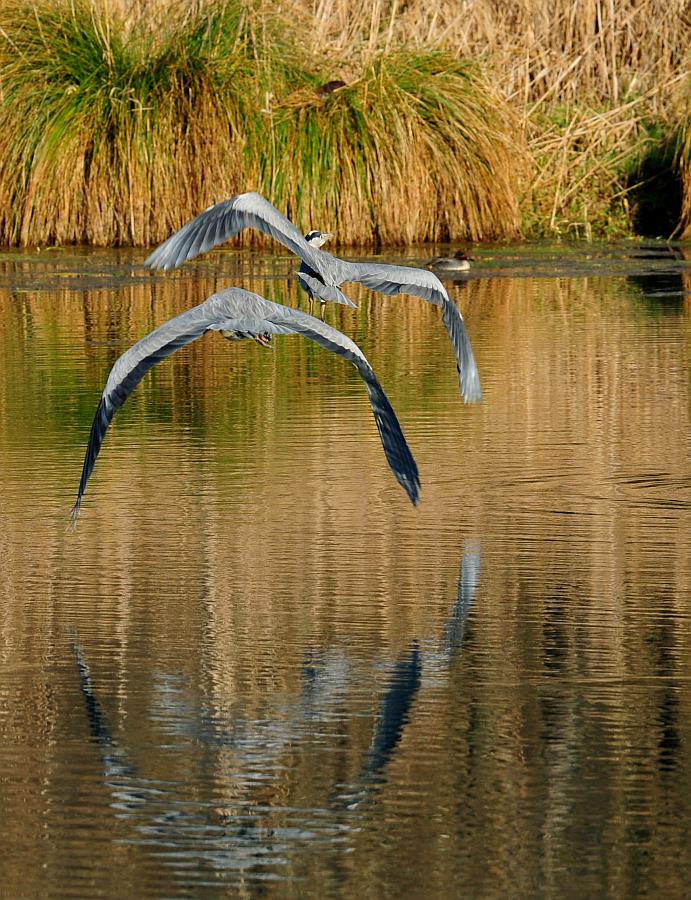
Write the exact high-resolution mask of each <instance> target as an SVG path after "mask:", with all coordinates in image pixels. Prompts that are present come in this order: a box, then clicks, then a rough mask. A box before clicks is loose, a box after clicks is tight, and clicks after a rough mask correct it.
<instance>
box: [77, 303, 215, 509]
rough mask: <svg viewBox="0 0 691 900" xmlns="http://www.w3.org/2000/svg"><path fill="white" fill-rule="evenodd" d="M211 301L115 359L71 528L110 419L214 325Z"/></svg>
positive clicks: (93, 428)
mask: <svg viewBox="0 0 691 900" xmlns="http://www.w3.org/2000/svg"><path fill="white" fill-rule="evenodd" d="M215 298H216V295H214V296H213V297H210V298H209V299H208V300H205V301H204V303H201V304H199V306H195V307H193V308H192V309H188V310H187V311H186V312H184V313H182V314H181V315H179V316H175V318H173V319H170V320H169V321H167V322H164V323H163V325H159V327H158V328H155V329H154V330H153V331H152V332H151V333H150V334H147V335H146V337H143V338H142V339H141V340H140V341H137V343H136V344H134V345H133V346H132V347H130V348H129V350H125V352H124V353H123V354H122V355H121V356H120V357H118V359H116V361H115V363H114V364H113V368H112V369H111V370H110V374H109V375H108V380H107V381H106V386H105V387H104V389H103V393H102V394H101V399H100V401H99V404H98V408H97V409H96V415H95V416H94V420H93V423H92V425H91V433H90V434H89V442H88V444H87V448H86V454H85V456H84V465H83V467H82V477H81V480H80V482H79V491H78V493H77V501H76V503H75V504H74V506H73V508H72V523H73V524H74V523H75V522H76V520H77V516H78V514H79V507H80V505H81V502H82V496H83V494H84V491H85V489H86V483H87V481H88V480H89V476H90V475H91V472H92V470H93V468H94V464H95V462H96V457H97V456H98V454H99V451H100V449H101V444H102V443H103V439H104V438H105V436H106V431H107V430H108V426H109V425H110V423H111V421H112V418H113V416H114V415H115V413H116V412H117V411H118V410H119V409H120V407H121V406H122V404H123V403H124V402H125V400H126V399H127V398H128V397H129V395H130V394H131V393H132V391H133V390H134V389H135V387H136V386H137V385H138V384H139V382H140V381H141V380H142V378H143V377H144V375H146V373H147V372H148V371H149V369H151V368H153V366H155V365H156V363H158V362H160V361H161V360H162V359H165V358H166V357H168V356H170V355H171V354H172V353H175V351H176V350H179V349H180V347H184V346H185V345H186V344H190V343H191V342H192V341H194V340H196V339H197V338H198V337H201V335H203V334H204V332H205V331H208V330H209V329H210V328H211V327H212V326H213V325H214V324H215V323H216V322H217V321H218V318H219V311H218V309H217V304H215V303H212V302H211V301H214V300H215Z"/></svg>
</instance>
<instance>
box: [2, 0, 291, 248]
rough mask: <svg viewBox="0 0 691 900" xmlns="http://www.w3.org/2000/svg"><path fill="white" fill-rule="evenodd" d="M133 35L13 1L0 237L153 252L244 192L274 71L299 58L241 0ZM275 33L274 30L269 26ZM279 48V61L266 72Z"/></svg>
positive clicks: (100, 12)
mask: <svg viewBox="0 0 691 900" xmlns="http://www.w3.org/2000/svg"><path fill="white" fill-rule="evenodd" d="M154 23H155V20H150V19H146V18H144V19H140V20H138V21H137V22H135V23H134V25H133V26H129V25H128V24H127V23H126V21H125V20H124V19H123V18H121V17H120V15H119V14H118V13H117V12H113V11H112V10H110V9H109V7H108V6H107V4H106V3H100V2H89V0H50V2H46V3H41V4H34V3H33V2H30V0H9V2H8V4H7V7H6V9H5V12H4V15H3V27H4V32H5V36H4V37H5V39H4V42H3V47H2V50H1V51H0V60H1V65H2V72H1V74H0V90H1V91H2V93H1V95H0V237H1V238H2V239H3V240H4V241H6V242H8V243H12V244H16V243H20V244H26V243H33V242H41V243H44V242H56V243H64V242H71V241H76V242H90V243H94V244H115V243H135V244H142V243H151V242H154V241H157V240H160V239H161V238H162V237H164V236H165V235H166V234H168V233H169V232H170V230H171V228H172V227H173V226H177V225H178V224H179V221H180V218H181V217H182V218H189V216H191V215H192V214H194V213H196V212H197V211H198V209H199V206H200V205H204V204H207V203H208V202H211V201H212V200H214V199H219V198H220V197H223V196H226V195H228V194H231V193H233V192H235V191H236V190H238V189H241V188H242V187H243V186H244V184H245V180H244V173H243V165H242V144H243V134H244V131H245V129H246V123H247V122H248V121H249V120H250V119H251V117H252V116H255V115H256V108H257V97H258V94H260V93H261V87H262V86H263V85H262V77H261V73H263V72H265V71H269V70H270V71H271V72H272V73H273V74H274V76H275V75H276V73H277V72H278V71H282V70H283V69H285V68H286V67H287V66H288V65H289V62H290V55H289V53H288V52H287V51H286V48H284V47H283V46H282V43H281V42H280V41H279V40H278V39H277V38H274V39H273V40H271V41H268V42H264V41H263V40H262V36H261V35H259V37H258V36H257V34H256V33H255V30H254V24H255V23H254V22H253V21H252V20H251V17H249V16H248V15H247V13H246V9H245V6H244V5H243V3H242V2H241V0H224V2H221V3H217V4H213V5H211V6H204V7H203V8H202V9H201V10H200V11H199V12H198V14H197V15H195V16H186V17H181V18H179V19H176V18H173V19H172V20H171V21H169V22H168V23H167V25H166V27H165V29H163V30H158V31H157V30H156V29H155V28H154V27H152V26H153V25H154ZM265 24H266V23H265ZM266 47H268V48H270V49H271V50H273V51H275V52H276V59H274V60H272V61H271V66H270V67H269V66H268V65H265V64H262V62H261V60H262V55H263V54H264V53H265V50H266Z"/></svg>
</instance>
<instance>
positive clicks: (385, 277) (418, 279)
mask: <svg viewBox="0 0 691 900" xmlns="http://www.w3.org/2000/svg"><path fill="white" fill-rule="evenodd" d="M338 262H339V263H340V264H341V265H340V266H339V272H338V276H339V277H338V283H339V284H341V282H343V281H357V282H359V283H360V284H364V285H365V287H368V288H369V289H370V290H372V291H381V292H382V293H383V294H412V295H413V296H414V297H421V298H422V299H423V300H427V301H429V302H430V303H434V304H435V306H441V312H442V322H443V323H444V327H445V328H446V330H447V332H448V335H449V337H450V338H451V343H452V344H453V348H454V352H455V354H456V366H457V368H458V374H459V379H460V384H461V393H462V394H463V399H464V400H465V401H466V403H479V402H480V400H482V389H481V387H480V373H479V372H478V368H477V363H476V362H475V355H474V354H473V349H472V346H471V344H470V337H469V335H468V331H467V329H466V327H465V322H464V321H463V316H462V315H461V314H460V312H459V311H458V307H457V306H456V304H455V303H454V302H453V300H451V298H450V297H449V295H448V293H447V292H446V289H445V288H444V285H443V284H442V283H441V281H439V279H438V278H437V276H436V275H435V274H434V272H429V271H427V270H426V269H416V268H414V267H413V266H389V265H386V264H384V263H357V262H348V261H346V260H338Z"/></svg>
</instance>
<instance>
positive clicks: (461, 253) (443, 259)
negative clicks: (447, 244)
mask: <svg viewBox="0 0 691 900" xmlns="http://www.w3.org/2000/svg"><path fill="white" fill-rule="evenodd" d="M471 261H473V257H472V256H468V254H467V253H466V252H465V250H457V251H456V252H455V253H454V255H453V256H437V257H436V258H435V259H430V261H429V262H428V263H426V265H427V267H428V268H429V269H436V270H437V271H438V272H449V273H451V274H453V273H455V272H467V271H468V269H469V268H470V263H471Z"/></svg>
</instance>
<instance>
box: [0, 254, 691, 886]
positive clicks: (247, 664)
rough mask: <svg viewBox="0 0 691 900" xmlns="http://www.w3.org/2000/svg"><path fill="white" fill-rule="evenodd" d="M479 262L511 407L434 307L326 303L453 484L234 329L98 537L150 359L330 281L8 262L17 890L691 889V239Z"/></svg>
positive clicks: (11, 755) (5, 477)
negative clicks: (455, 347) (480, 394)
mask: <svg viewBox="0 0 691 900" xmlns="http://www.w3.org/2000/svg"><path fill="white" fill-rule="evenodd" d="M433 249H435V250H436V251H437V252H438V251H439V250H443V249H446V250H448V248H433ZM429 255H430V251H429V249H425V248H419V249H418V250H413V251H411V252H410V253H409V254H408V255H404V254H402V253H399V254H397V255H396V254H389V255H388V256H387V257H386V258H385V261H391V262H397V263H401V262H402V263H409V264H419V263H420V262H421V261H422V260H424V258H425V257H426V256H429ZM475 255H476V257H477V260H476V262H475V264H474V267H473V269H471V271H470V273H469V274H468V275H467V276H465V277H463V278H462V279H461V280H459V281H457V282H455V283H449V285H448V286H449V290H450V293H451V295H452V297H453V299H454V300H455V302H457V304H458V305H459V307H460V308H461V310H462V312H463V315H464V317H465V319H466V323H467V327H468V331H469V333H470V336H471V339H472V341H473V346H474V349H475V354H476V357H477V361H478V365H479V369H480V373H481V377H482V383H483V390H484V402H483V403H482V404H481V405H465V404H464V403H463V401H462V399H461V397H460V396H459V391H458V381H457V377H456V371H455V364H454V359H453V352H452V348H451V346H450V344H449V341H448V338H447V335H446V333H445V331H444V329H443V327H442V324H441V321H440V317H439V311H438V310H437V309H436V308H435V307H433V306H431V305H429V304H426V303H424V302H423V301H421V300H418V299H415V298H411V297H404V296H400V297H384V296H382V295H375V294H369V293H368V292H367V291H366V290H364V289H360V288H359V287H358V286H355V285H346V287H345V290H346V292H347V293H348V295H349V296H350V297H351V298H352V299H353V300H355V301H356V302H357V303H358V305H359V308H358V309H357V310H350V309H346V308H341V307H334V306H333V305H330V306H329V307H328V308H327V311H326V319H327V321H328V322H330V323H331V324H333V325H335V326H336V327H338V328H340V329H341V330H342V331H344V332H345V333H346V334H348V335H349V336H350V337H352V338H353V339H354V340H355V341H356V342H357V343H358V344H359V346H360V347H361V348H362V349H363V351H364V352H365V354H366V355H367V357H368V358H369V360H370V362H371V363H372V365H373V368H374V370H375V372H376V373H377V375H378V377H379V379H380V381H381V383H382V385H383V386H384V389H385V390H386V392H387V394H388V396H389V398H390V400H391V402H392V404H393V406H394V408H395V410H396V412H397V414H398V416H399V419H400V421H401V424H402V427H403V429H404V431H405V434H406V437H407V440H408V442H409V444H410V446H411V448H412V450H413V453H414V454H415V457H416V460H417V463H418V466H419V469H420V476H421V482H422V491H421V498H420V504H419V506H418V507H417V508H415V507H413V506H412V504H411V503H410V502H409V501H408V498H407V497H406V495H405V493H404V491H403V490H401V488H400V486H399V485H398V484H397V482H396V480H395V479H394V477H393V476H392V474H391V471H390V470H389V468H388V466H387V463H386V459H385V457H384V454H383V453H382V449H381V444H380V442H379V438H378V435H377V431H376V428H375V425H374V421H373V419H372V415H371V410H370V406H369V403H368V401H367V395H366V392H365V390H364V388H363V384H362V381H361V379H360V378H359V376H358V374H357V372H356V371H355V369H354V368H353V367H352V366H350V365H349V364H348V363H347V362H345V361H344V360H342V359H340V358H338V357H336V356H334V355H332V354H329V353H326V352H325V351H324V350H322V349H320V348H319V347H317V346H316V345H314V344H310V343H309V342H308V341H305V340H303V339H302V338H300V337H297V336H296V337H279V338H275V339H274V346H273V348H272V349H269V350H267V349H265V348H263V347H261V346H259V345H258V344H256V343H253V342H244V343H238V344H231V343H229V342H227V341H224V340H223V339H222V338H220V337H219V336H218V335H207V336H205V337H204V338H202V339H201V340H199V341H197V342H196V343H194V344H192V345H191V346H190V347H188V348H186V349H184V350H182V351H180V352H179V353H177V354H176V355H175V356H174V357H172V358H171V359H169V360H167V361H165V362H163V363H162V364H161V365H160V366H158V367H156V368H155V369H154V370H152V372H150V373H149V374H148V375H147V376H146V377H145V378H144V380H143V381H142V383H141V384H140V385H139V387H138V388H137V389H136V391H135V392H134V393H133V394H132V396H131V397H130V399H129V400H128V401H127V403H126V404H125V405H124V406H123V408H122V409H121V410H120V411H119V412H118V413H117V415H116V417H115V419H114V422H113V425H112V427H111V429H110V431H109V433H108V435H107V437H106V440H105V442H104V444H103V448H102V450H101V454H100V456H99V458H98V461H97V463H96V467H95V469H94V473H93V476H92V478H91V481H90V482H89V486H88V489H87V492H86V495H85V498H84V503H83V506H82V512H81V516H80V519H79V523H78V527H77V528H76V530H75V531H73V532H72V531H70V530H69V529H68V527H67V526H68V523H69V512H70V508H71V506H72V503H73V502H74V499H75V496H76V491H77V486H78V482H79V476H80V473H81V466H82V459H83V454H84V449H85V446H86V441H87V438H88V433H89V428H90V424H91V419H92V417H93V414H94V411H95V408H96V404H97V402H98V398H99V395H100V392H101V390H102V388H103V385H104V383H105V379H106V377H107V374H108V371H109V368H110V366H111V365H112V363H113V361H114V359H115V358H116V357H117V356H118V355H119V353H121V352H122V351H123V350H124V349H125V348H126V347H128V346H130V345H131V344H132V343H134V341H136V340H137V339H138V338H139V337H141V336H143V335H144V334H145V333H147V332H148V331H149V330H151V329H152V328H153V327H154V326H155V325H157V324H159V323H161V322H163V321H164V320H166V319H167V318H169V317H171V316H172V315H174V314H177V313H178V312H181V311H183V310H185V309H186V308H188V307H190V306H192V305H194V304H195V303H198V302H201V301H202V300H203V299H204V298H205V297H207V296H208V295H209V294H211V293H212V292H213V291H215V290H217V289H219V288H220V287H223V286H227V285H231V284H235V285H239V286H243V287H246V288H248V289H251V290H255V291H257V292H258V293H261V294H263V295H265V296H267V297H269V298H271V299H273V300H276V301H278V302H280V303H284V304H287V305H289V306H298V305H299V306H301V307H302V308H306V304H305V300H304V298H303V297H301V296H300V294H299V292H298V288H297V284H296V282H295V280H294V277H293V275H292V273H293V272H294V270H295V263H294V260H293V258H291V257H289V256H287V255H280V256H271V255H269V254H268V253H263V252H262V253H251V252H249V251H233V250H226V251H224V252H223V251H221V252H217V253H214V254H209V255H208V256H205V257H203V258H201V259H200V260H198V261H196V262H195V263H194V264H189V265H187V266H186V267H184V268H183V269H181V270H180V271H179V272H175V273H167V274H151V273H149V272H148V271H147V270H145V269H143V267H142V265H141V263H142V260H143V259H144V256H145V253H144V252H141V251H129V250H127V251H125V250H122V251H80V250H73V249H67V250H55V251H53V250H51V251H42V252H38V251H34V252H31V253H28V252H5V253H2V254H0V332H1V336H2V339H1V341H0V459H1V460H2V463H1V465H2V470H1V484H0V487H1V494H0V496H1V500H0V586H1V588H2V597H3V602H2V607H0V808H1V809H2V810H3V814H2V816H1V817H0V838H1V842H2V847H3V853H2V854H1V856H0V879H1V883H2V884H3V893H4V895H6V896H8V897H20V896H21V897H27V898H33V897H37V898H38V897H46V896H51V897H67V896H69V897H89V898H91V897H130V896H131V897H145V896H152V897H153V896H156V897H158V896H166V897H178V896H179V897H182V896H200V897H203V896H209V897H218V896H226V895H227V896H236V895H238V894H240V893H242V894H243V895H254V894H261V893H265V892H269V891H270V892H272V893H276V894H278V895H280V896H287V897H290V896H295V897H302V896H319V897H336V896H342V897H372V896H391V897H394V896H411V897H412V896H426V897H451V896H466V895H467V896H473V897H497V898H499V897H507V896H511V897H534V896H549V897H565V896H574V897H576V896H582V897H586V896H591V897H592V896H616V897H620V896H637V895H655V896H670V897H672V896H673V897H677V896H678V897H681V896H684V895H686V894H687V892H688V885H689V883H691V843H690V842H689V829H690V828H691V755H690V754H689V746H691V454H690V450H691V262H690V261H689V256H691V254H688V251H687V259H686V260H685V259H684V255H683V251H682V250H681V249H679V248H670V247H668V246H667V245H665V244H659V243H652V244H645V245H642V244H620V245H608V246H597V245H568V244H564V245H561V246H543V245H533V246H520V247H510V246H509V247H507V246H504V247H501V246H496V247H489V246H487V247H481V248H479V249H478V250H477V251H476V253H475Z"/></svg>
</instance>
